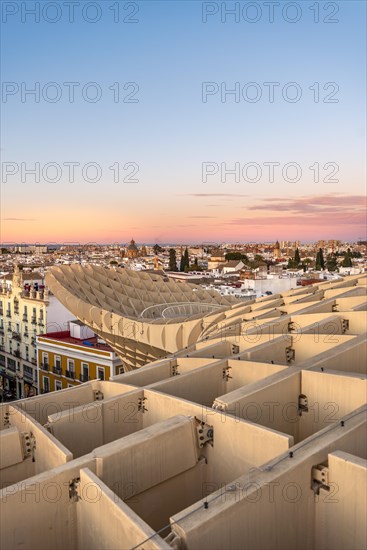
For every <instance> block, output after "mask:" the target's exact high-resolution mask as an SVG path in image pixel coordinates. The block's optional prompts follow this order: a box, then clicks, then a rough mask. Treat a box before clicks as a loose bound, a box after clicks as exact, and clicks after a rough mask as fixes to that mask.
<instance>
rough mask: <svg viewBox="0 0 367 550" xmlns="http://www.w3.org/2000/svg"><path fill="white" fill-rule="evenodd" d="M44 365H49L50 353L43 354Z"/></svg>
mask: <svg viewBox="0 0 367 550" xmlns="http://www.w3.org/2000/svg"><path fill="white" fill-rule="evenodd" d="M42 364H43V365H48V353H46V352H44V351H43V352H42Z"/></svg>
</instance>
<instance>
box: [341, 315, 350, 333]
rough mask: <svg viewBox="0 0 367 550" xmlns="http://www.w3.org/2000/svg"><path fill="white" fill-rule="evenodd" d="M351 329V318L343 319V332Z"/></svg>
mask: <svg viewBox="0 0 367 550" xmlns="http://www.w3.org/2000/svg"><path fill="white" fill-rule="evenodd" d="M347 330H349V319H342V334H345V333H346V332H347Z"/></svg>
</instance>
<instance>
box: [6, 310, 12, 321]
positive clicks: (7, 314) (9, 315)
mask: <svg viewBox="0 0 367 550" xmlns="http://www.w3.org/2000/svg"><path fill="white" fill-rule="evenodd" d="M6 316H7V317H9V319H11V311H7V312H6Z"/></svg>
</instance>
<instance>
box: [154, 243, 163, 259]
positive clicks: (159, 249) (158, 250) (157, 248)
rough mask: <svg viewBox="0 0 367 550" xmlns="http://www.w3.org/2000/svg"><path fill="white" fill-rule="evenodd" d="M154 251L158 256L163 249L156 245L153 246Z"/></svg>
mask: <svg viewBox="0 0 367 550" xmlns="http://www.w3.org/2000/svg"><path fill="white" fill-rule="evenodd" d="M153 250H154V254H155V255H156V256H157V254H158V253H159V252H162V250H163V248H162V247H161V246H159V244H155V245H154V246H153Z"/></svg>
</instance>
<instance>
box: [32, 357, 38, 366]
mask: <svg viewBox="0 0 367 550" xmlns="http://www.w3.org/2000/svg"><path fill="white" fill-rule="evenodd" d="M31 363H32V365H37V359H35V358H34V357H33V359H31Z"/></svg>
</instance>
